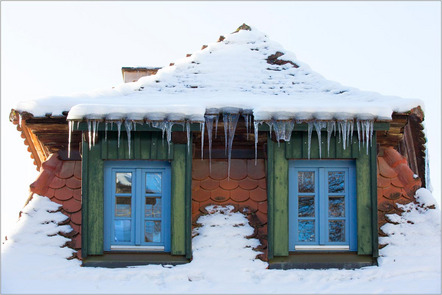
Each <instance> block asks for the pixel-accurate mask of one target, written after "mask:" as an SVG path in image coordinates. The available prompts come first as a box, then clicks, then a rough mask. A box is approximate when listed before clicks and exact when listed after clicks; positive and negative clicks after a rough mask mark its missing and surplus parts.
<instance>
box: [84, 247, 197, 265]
mask: <svg viewBox="0 0 442 295" xmlns="http://www.w3.org/2000/svg"><path fill="white" fill-rule="evenodd" d="M189 261H190V260H189V259H187V258H186V257H185V256H184V255H183V256H180V255H171V254H170V253H158V252H150V253H149V252H145V251H143V252H134V251H118V252H104V254H103V255H96V256H88V257H86V258H83V263H82V266H86V267H109V268H120V267H128V266H137V265H148V264H160V265H178V264H185V263H188V262H189Z"/></svg>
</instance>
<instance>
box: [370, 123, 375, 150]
mask: <svg viewBox="0 0 442 295" xmlns="http://www.w3.org/2000/svg"><path fill="white" fill-rule="evenodd" d="M373 125H374V121H370V146H373Z"/></svg>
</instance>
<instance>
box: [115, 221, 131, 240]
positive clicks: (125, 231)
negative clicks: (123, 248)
mask: <svg viewBox="0 0 442 295" xmlns="http://www.w3.org/2000/svg"><path fill="white" fill-rule="evenodd" d="M114 225H115V242H130V220H114Z"/></svg>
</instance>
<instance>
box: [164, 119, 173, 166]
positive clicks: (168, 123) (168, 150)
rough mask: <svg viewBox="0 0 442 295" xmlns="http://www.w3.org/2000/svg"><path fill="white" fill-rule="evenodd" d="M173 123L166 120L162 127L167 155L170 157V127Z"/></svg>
mask: <svg viewBox="0 0 442 295" xmlns="http://www.w3.org/2000/svg"><path fill="white" fill-rule="evenodd" d="M174 124H175V123H174V122H170V121H167V122H165V124H164V125H165V126H164V128H165V129H166V140H167V155H168V156H169V157H170V143H171V142H172V127H173V125H174Z"/></svg>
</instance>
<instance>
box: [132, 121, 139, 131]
mask: <svg viewBox="0 0 442 295" xmlns="http://www.w3.org/2000/svg"><path fill="white" fill-rule="evenodd" d="M132 123H133V125H134V131H137V124H138V123H137V122H134V121H132Z"/></svg>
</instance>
